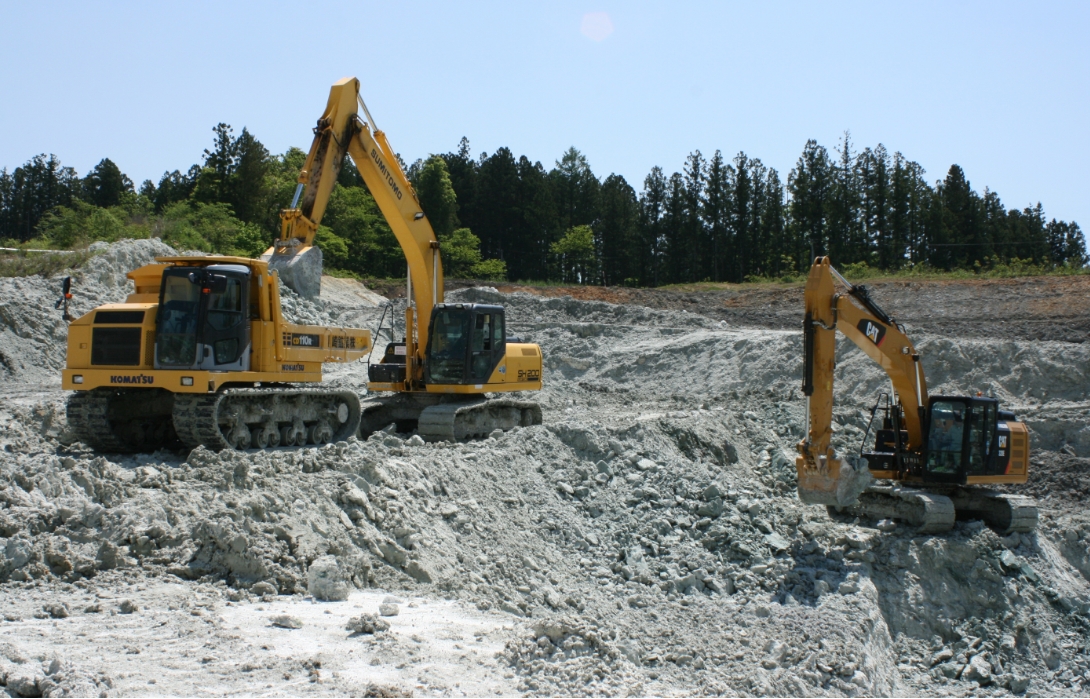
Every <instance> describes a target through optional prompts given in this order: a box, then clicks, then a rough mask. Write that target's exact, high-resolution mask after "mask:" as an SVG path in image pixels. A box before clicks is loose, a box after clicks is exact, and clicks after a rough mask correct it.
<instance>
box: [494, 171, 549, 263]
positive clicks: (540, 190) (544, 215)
mask: <svg viewBox="0 0 1090 699" xmlns="http://www.w3.org/2000/svg"><path fill="white" fill-rule="evenodd" d="M516 207H517V213H516V218H517V221H518V223H517V225H516V230H517V233H518V235H517V236H516V239H515V242H514V244H513V245H512V246H511V247H509V248H508V250H507V253H506V257H507V260H508V274H509V278H511V279H548V278H549V255H550V253H549V250H550V246H551V245H552V244H553V243H554V242H556V241H557V240H558V239H559V238H560V223H559V221H558V218H557V213H556V202H555V201H554V200H553V193H552V185H551V183H550V181H549V176H548V173H546V172H545V168H544V167H542V165H541V163H540V162H533V163H531V162H530V159H529V158H527V157H526V156H522V157H520V158H519V161H518V191H517V195H516Z"/></svg>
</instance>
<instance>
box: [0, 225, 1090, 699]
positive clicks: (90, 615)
mask: <svg viewBox="0 0 1090 699" xmlns="http://www.w3.org/2000/svg"><path fill="white" fill-rule="evenodd" d="M100 252H101V254H100V255H98V256H97V257H95V258H93V259H92V262H91V263H89V264H88V265H86V267H85V269H84V270H78V271H77V272H76V273H75V274H74V275H73V276H74V278H75V287H74V293H75V299H74V302H73V311H74V315H79V314H80V313H85V312H87V311H88V310H90V309H91V308H93V307H94V306H96V305H98V304H100V303H105V302H108V301H120V300H123V299H124V296H125V294H126V293H127V286H126V281H125V278H124V272H125V271H127V270H129V269H132V268H135V267H136V266H139V265H140V264H143V263H144V262H147V261H150V259H151V258H152V257H153V256H154V255H163V254H170V252H171V251H170V250H169V248H166V247H165V246H163V245H161V244H159V243H157V242H156V241H138V242H122V243H116V244H114V245H112V246H104V247H103V248H102V249H101V251H100ZM1050 283H1051V280H1047V279H1046V280H1029V281H1026V282H1025V283H1023V284H1021V285H1020V286H1019V285H1015V284H1008V285H1003V284H994V285H986V286H987V293H990V294H992V295H1000V296H1001V298H996V299H993V301H992V303H993V304H994V305H995V307H996V308H1002V309H1003V312H1004V313H1007V314H1008V315H1007V316H1006V317H1009V318H1013V319H1017V323H1013V321H1012V331H1011V332H1003V331H1002V328H1000V327H998V326H997V325H996V324H995V323H992V322H989V321H988V319H986V318H976V317H974V320H973V322H969V321H960V320H958V319H957V317H956V316H955V314H954V312H953V310H952V309H955V308H956V307H957V306H959V305H960V306H962V307H964V306H965V304H966V303H967V302H968V301H967V299H970V300H971V299H972V298H975V297H974V296H973V295H974V294H977V295H978V296H979V295H980V294H985V291H982V289H980V288H976V287H972V288H970V287H969V286H966V285H960V286H959V285H948V284H941V283H934V284H930V283H926V282H916V283H914V284H915V287H914V288H913V289H911V293H912V294H913V299H914V300H913V301H912V302H911V303H909V302H905V301H898V298H899V297H898V295H897V294H898V293H906V291H908V290H906V289H901V288H899V287H897V286H896V285H885V286H879V287H878V288H876V290H875V292H874V293H875V296H876V299H877V300H878V302H879V303H880V304H882V305H883V306H886V307H887V308H888V309H890V310H891V311H892V312H894V314H895V315H898V316H899V317H898V319H899V320H901V321H902V322H905V323H906V324H907V326H908V332H909V335H910V336H911V337H912V338H913V339H914V340H915V341H916V343H917V345H918V347H919V348H920V350H921V353H922V355H923V363H924V368H925V370H926V372H927V377H928V380H929V384H930V387H931V391H932V393H950V394H966V393H969V392H975V391H977V390H980V391H984V392H985V393H988V394H990V395H995V396H996V397H998V398H999V399H1000V400H1001V401H1002V402H1003V404H1004V406H1005V407H1007V408H1009V409H1012V410H1014V411H1015V412H1016V413H1017V414H1018V415H1019V417H1021V418H1023V419H1025V421H1026V422H1027V424H1028V425H1029V427H1030V430H1031V434H1032V439H1033V456H1032V469H1033V470H1032V474H1031V482H1030V483H1029V484H1027V485H1026V486H1018V487H1012V488H1011V490H1012V491H1016V492H1024V493H1028V494H1031V495H1033V496H1035V497H1037V498H1038V500H1039V503H1040V506H1041V521H1040V526H1039V528H1038V530H1037V531H1036V532H1034V533H1032V534H1021V535H1019V534H1015V535H1011V536H1007V537H1004V536H1000V535H998V534H996V533H995V532H993V531H991V530H990V529H988V528H987V527H986V526H984V525H983V524H982V523H981V522H974V521H967V522H959V523H958V524H957V525H956V527H955V528H954V530H953V531H951V532H949V533H946V534H943V535H928V536H917V535H915V533H914V532H913V531H911V529H910V528H908V527H906V526H905V525H903V524H898V523H895V522H876V521H868V520H858V521H857V520H849V519H832V518H830V516H829V515H828V514H827V513H826V511H825V509H824V508H821V507H813V506H807V505H803V504H802V503H800V502H799V500H798V498H797V497H796V495H795V482H794V478H795V475H794V456H793V455H794V445H795V443H796V442H797V441H798V440H799V438H800V436H801V433H800V427H801V422H802V415H803V403H802V396H801V393H800V383H801V381H800V378H801V345H802V343H801V333H799V332H798V331H797V329H796V328H797V327H798V323H799V322H801V321H800V320H799V318H798V317H799V316H800V315H801V300H800V298H796V296H798V292H797V290H796V289H795V288H794V287H791V288H787V289H786V290H783V291H777V290H775V289H773V290H769V289H755V290H753V291H752V294H751V296H752V299H751V300H752V305H751V306H748V307H747V306H746V304H747V301H746V298H747V296H746V294H747V293H749V292H731V293H730V294H729V295H726V296H725V295H724V294H723V293H719V292H715V293H711V292H708V293H698V292H692V293H689V292H665V291H656V292H646V293H644V294H643V295H642V296H638V295H637V296H634V297H632V298H628V297H625V296H624V294H622V293H620V292H618V293H617V294H615V296H614V297H613V298H614V300H627V301H628V302H627V303H609V302H607V301H604V300H594V299H578V298H572V297H571V296H550V295H549V294H550V293H552V292H548V290H546V292H542V291H540V290H536V291H535V292H534V293H529V292H528V291H526V290H517V289H508V288H504V290H503V291H499V290H496V289H493V288H488V287H466V288H463V289H458V290H454V291H450V292H448V294H447V300H448V301H464V302H471V301H473V302H490V303H502V304H504V305H505V306H506V307H507V314H508V325H509V328H510V330H511V331H512V332H514V333H515V334H518V335H520V336H521V337H523V338H524V339H527V340H530V341H533V342H537V343H539V344H541V345H542V349H543V353H544V357H545V366H546V370H545V375H544V381H545V389H544V390H543V391H542V392H541V393H540V394H539V395H538V396H537V399H538V400H539V401H540V402H541V403H542V406H543V410H544V416H545V417H544V420H545V421H544V424H543V425H541V426H537V427H531V428H522V429H517V430H515V431H512V432H509V433H506V434H502V435H497V436H495V437H492V438H489V439H485V440H479V441H473V442H466V443H460V444H449V443H440V444H425V443H423V441H422V440H420V439H419V437H416V436H414V435H412V434H396V433H394V432H392V431H390V432H381V433H378V434H376V435H374V436H372V437H371V438H369V439H367V440H364V441H359V440H355V439H351V440H349V441H348V442H341V443H338V444H333V445H328V446H325V447H322V448H309V447H308V448H295V449H273V450H267V451H263V452H261V451H247V452H221V453H218V454H217V453H213V452H210V451H208V450H206V449H203V448H200V449H197V450H194V451H193V452H191V453H184V452H175V451H169V450H163V451H159V452H156V453H154V454H140V455H118V454H100V453H95V452H93V451H92V450H90V449H88V448H87V447H85V446H84V445H82V444H79V443H77V442H74V441H73V440H72V437H71V435H70V433H69V432H68V430H67V425H66V423H65V419H64V403H65V400H66V394H65V392H64V391H61V390H60V385H59V370H60V369H61V368H62V367H63V364H64V346H65V331H66V326H65V324H64V322H63V321H62V320H61V319H60V312H59V311H55V310H54V309H53V303H54V301H55V300H56V298H57V296H58V293H59V289H60V280H59V278H54V279H42V278H40V277H29V278H22V279H0V619H2V620H0V690H3V691H7V693H8V694H10V695H11V696H43V695H45V696H63V695H66V694H67V695H108V696H129V695H208V694H219V695H222V694H247V695H253V694H259V695H266V694H267V695H325V694H332V695H344V694H356V695H367V696H402V695H405V696H407V695H409V694H410V693H411V694H413V695H415V696H463V695H465V696H481V695H486V696H496V695H502V696H510V695H534V696H538V695H542V696H544V695H594V696H628V695H708V694H714V695H721V694H725V695H792V696H794V695H800V696H878V695H882V696H885V695H897V696H919V695H925V696H947V695H967V694H972V695H975V696H1005V695H1009V694H1022V693H1026V694H1030V695H1042V696H1044V695H1047V696H1085V695H1086V693H1087V691H1088V689H1090V657H1088V655H1087V644H1088V637H1090V628H1088V626H1090V618H1088V613H1090V515H1088V514H1087V512H1086V507H1085V502H1086V496H1087V495H1088V493H1087V483H1088V479H1087V476H1088V475H1090V473H1088V472H1090V426H1088V425H1090V399H1088V397H1087V396H1088V388H1090V376H1088V371H1090V343H1087V342H1085V337H1083V336H1080V335H1078V334H1077V333H1076V334H1074V335H1072V333H1070V332H1052V331H1048V332H1045V331H1043V330H1041V328H1040V327H1039V326H1040V324H1039V323H1036V322H1035V319H1036V317H1039V314H1038V316H1035V313H1036V312H1037V311H1035V310H1034V309H1037V310H1038V311H1039V310H1040V307H1041V304H1042V303H1044V302H1043V301H1042V299H1047V298H1051V297H1050V295H1049V294H1050V292H1049V290H1048V285H1049V284H1050ZM1056 284H1058V285H1065V286H1064V290H1065V293H1067V294H1069V298H1068V302H1067V303H1065V304H1063V309H1062V314H1066V315H1065V316H1064V317H1065V318H1066V320H1065V322H1066V323H1067V326H1066V327H1068V328H1070V327H1085V325H1086V323H1087V316H1090V312H1088V311H1086V310H1085V309H1086V308H1087V307H1088V304H1087V303H1086V301H1087V300H1088V299H1087V297H1088V296H1090V293H1088V292H1087V288H1088V285H1086V284H1083V285H1082V286H1078V284H1076V283H1074V282H1071V280H1069V279H1063V280H1058V281H1056ZM338 285H340V282H338ZM340 286H344V287H345V288H340ZM340 286H338V288H337V289H332V288H330V291H331V292H332V293H329V294H326V293H323V295H322V297H320V298H319V299H317V300H315V301H313V302H311V301H305V300H302V299H299V298H298V297H295V296H294V295H293V294H290V293H286V294H285V295H284V299H283V305H284V309H285V313H286V314H288V315H289V316H290V317H291V318H292V319H294V320H297V321H298V322H312V323H323V324H334V325H345V326H349V325H360V326H363V327H369V328H371V329H372V330H374V328H375V326H376V325H377V323H378V319H379V316H380V315H381V314H382V308H381V307H379V306H375V305H373V302H374V299H373V298H372V297H371V296H369V294H370V293H371V292H366V290H363V291H361V290H360V289H358V288H356V287H354V286H352V285H349V284H345V285H340ZM1027 289H1028V290H1029V292H1027V291H1026V290H1027ZM1072 289H1074V291H1072ZM1080 290H1081V291H1080ZM365 292H366V293H365ZM1030 292H1031V293H1030ZM1076 292H1077V293H1076ZM626 293H627V292H626ZM670 293H677V294H678V296H677V298H671V297H669V294H670ZM883 293H884V294H887V296H883V295H882V294H883ZM1004 294H1005V296H1003V295H1004ZM1079 294H1082V296H1079ZM576 295H578V294H576ZM985 295H987V294H985ZM1023 295H1024V298H1025V299H1026V301H1025V304H1023V306H1024V307H1023V306H1020V305H1019V304H1020V299H1021V298H1023ZM988 298H991V296H988ZM690 299H695V300H696V301H695V302H692V301H691V300H690ZM921 299H929V300H928V301H927V303H926V304H925V303H924V302H923V301H921ZM643 303H646V304H647V305H641V304H643ZM899 303H900V304H902V305H900V306H898V304H899ZM394 304H395V311H400V310H402V309H403V305H398V304H403V300H401V301H398V300H396V299H395V301H394ZM1053 305H1054V306H1055V304H1053ZM985 306H986V304H984V305H980V306H979V307H977V308H978V310H979V311H980V313H983V312H984V311H983V310H980V309H985ZM924 308H926V309H929V310H927V311H926V312H925V311H923V310H921V309H924ZM1078 308H1082V309H1083V310H1082V311H1081V313H1082V315H1079V312H1078V311H1077V310H1072V309H1078ZM1057 312H1061V311H1057ZM974 313H976V311H974ZM393 315H394V317H395V318H403V313H400V312H395V313H394V314H393ZM931 316H934V317H931ZM389 317H390V316H389V313H388V314H387V318H389ZM792 319H793V320H792ZM796 321H798V322H796ZM974 323H975V324H974ZM1080 324H1082V325H1080ZM397 332H400V329H398V330H397ZM386 339H387V338H386V337H385V335H384V336H383V337H382V338H381V339H380V340H379V342H380V343H384V342H385V341H386ZM381 346H382V345H381V344H380V348H381ZM376 356H377V355H376ZM837 362H838V363H837V370H836V382H837V383H836V400H837V402H836V407H835V420H836V425H835V429H836V442H837V446H838V448H840V449H841V450H843V451H847V450H855V449H858V447H859V442H860V439H861V438H862V436H863V431H864V429H865V427H866V419H867V417H868V416H869V409H870V406H871V404H872V403H873V401H874V399H875V397H876V395H877V393H878V392H880V391H882V390H885V389H887V388H888V386H889V382H888V379H887V378H885V377H884V375H883V374H882V373H881V370H880V369H879V367H877V366H876V365H875V364H873V363H872V362H871V361H870V360H868V359H867V358H866V357H865V356H863V355H862V353H860V352H858V351H857V350H856V349H854V347H852V346H851V345H850V343H846V342H845V341H843V340H842V339H841V340H839V341H838V356H837ZM365 369H366V367H365V366H363V365H362V364H359V363H353V364H347V365H327V378H326V380H327V382H329V383H331V384H334V385H337V386H342V387H351V388H354V389H356V390H358V391H359V392H360V393H361V395H363V394H364V391H365V388H364V382H365V377H366V371H365ZM394 611H396V615H390V614H392V613H393V612H394ZM383 613H386V614H388V615H387V616H383Z"/></svg>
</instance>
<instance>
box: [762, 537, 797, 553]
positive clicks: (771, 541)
mask: <svg viewBox="0 0 1090 699" xmlns="http://www.w3.org/2000/svg"><path fill="white" fill-rule="evenodd" d="M764 540H765V543H766V544H768V548H770V549H772V550H773V551H774V552H776V553H779V552H780V551H786V550H787V549H788V548H789V547H790V546H791V543H790V542H789V541H787V539H785V538H783V537H782V536H780V535H779V534H777V533H776V532H772V533H771V534H766V535H765V538H764Z"/></svg>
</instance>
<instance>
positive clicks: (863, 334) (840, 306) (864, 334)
mask: <svg viewBox="0 0 1090 699" xmlns="http://www.w3.org/2000/svg"><path fill="white" fill-rule="evenodd" d="M834 275H835V277H836V278H838V279H839V281H840V282H841V283H842V285H843V286H844V287H845V288H843V289H841V290H839V291H838V290H837V287H836V283H835V281H834ZM805 298H806V315H805V317H804V320H803V323H804V325H803V345H804V346H803V353H804V358H803V367H804V369H803V374H804V379H803V393H804V394H805V395H806V396H807V425H806V428H807V438H806V439H805V440H804V441H803V442H801V443H800V444H799V457H798V458H797V460H796V465H797V467H798V472H799V499H801V500H802V501H803V502H808V503H813V504H825V505H846V504H848V503H849V502H852V501H854V499H855V496H856V495H857V494H858V493H859V492H861V490H862V488H863V487H865V486H866V482H867V478H866V477H865V476H862V475H861V474H860V470H865V467H863V466H862V465H859V467H857V466H856V465H851V464H847V463H845V462H844V460H843V459H842V458H840V457H839V456H838V455H836V454H835V453H834V451H833V449H832V446H831V439H832V434H833V432H832V418H833V369H834V365H835V354H836V331H837V330H839V331H840V332H842V333H843V334H844V336H845V337H847V338H848V339H849V340H851V341H852V342H853V343H855V345H856V346H857V347H859V348H860V349H861V350H863V352H864V353H865V354H866V355H867V356H868V357H870V358H871V359H873V360H874V361H875V362H877V363H878V364H879V365H880V366H881V367H882V369H884V370H885V372H886V374H887V375H889V378H890V380H891V381H892V382H893V387H894V390H895V392H896V394H897V396H898V397H899V398H900V400H901V404H902V405H903V406H904V419H905V428H906V429H907V431H908V444H907V445H906V446H907V448H908V449H911V450H914V451H918V450H919V449H920V448H921V447H922V444H923V428H922V425H921V419H920V406H923V405H927V381H926V379H925V378H924V373H923V368H922V367H921V366H920V355H919V353H918V352H917V351H916V348H915V347H914V346H913V344H912V341H911V340H909V339H908V338H907V337H906V336H905V334H904V333H903V332H902V331H901V329H900V328H899V327H898V325H897V323H896V322H895V321H894V320H893V319H892V318H890V317H889V316H888V315H887V314H886V313H885V312H884V311H882V310H881V309H880V308H878V307H877V305H876V304H874V302H873V301H871V300H870V297H869V296H868V295H867V293H866V289H865V288H863V287H857V286H853V285H852V284H850V283H848V282H847V280H845V279H844V278H843V277H841V276H840V275H839V274H838V273H837V272H836V270H835V269H833V267H832V265H831V264H830V263H829V258H827V257H822V258H818V259H817V260H815V261H814V264H813V266H812V267H811V268H810V276H809V277H808V278H807V280H806V292H805ZM857 302H859V303H860V305H862V306H863V307H862V308H861V307H860V305H857Z"/></svg>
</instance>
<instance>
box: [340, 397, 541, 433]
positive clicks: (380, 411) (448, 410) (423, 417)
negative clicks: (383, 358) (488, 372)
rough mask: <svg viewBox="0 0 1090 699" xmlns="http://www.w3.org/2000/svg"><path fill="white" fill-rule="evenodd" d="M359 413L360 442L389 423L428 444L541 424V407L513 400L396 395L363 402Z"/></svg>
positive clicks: (524, 401) (529, 402)
mask: <svg viewBox="0 0 1090 699" xmlns="http://www.w3.org/2000/svg"><path fill="white" fill-rule="evenodd" d="M361 410H362V414H363V416H362V418H361V421H360V436H361V437H363V438H366V437H367V436H368V435H370V434H371V433H373V432H376V431H377V430H380V429H382V428H384V427H386V426H387V425H389V424H390V423H394V424H395V425H397V430H398V431H399V432H408V431H411V430H413V429H415V430H416V433H417V434H418V435H420V437H422V438H423V439H424V440H425V441H428V442H441V441H460V440H463V439H472V438H475V437H486V436H488V435H489V434H491V433H492V432H493V431H495V430H503V431H504V432H506V431H508V430H510V429H513V428H515V427H529V426H531V425H540V424H541V406H540V405H538V404H537V403H535V402H533V401H528V400H519V399H517V398H512V397H503V398H483V397H480V396H466V397H461V396H453V395H438V394H422V395H421V394H413V395H396V396H390V397H388V398H374V399H371V400H367V401H364V403H363V405H362V407H361Z"/></svg>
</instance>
